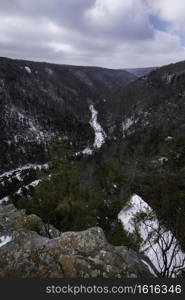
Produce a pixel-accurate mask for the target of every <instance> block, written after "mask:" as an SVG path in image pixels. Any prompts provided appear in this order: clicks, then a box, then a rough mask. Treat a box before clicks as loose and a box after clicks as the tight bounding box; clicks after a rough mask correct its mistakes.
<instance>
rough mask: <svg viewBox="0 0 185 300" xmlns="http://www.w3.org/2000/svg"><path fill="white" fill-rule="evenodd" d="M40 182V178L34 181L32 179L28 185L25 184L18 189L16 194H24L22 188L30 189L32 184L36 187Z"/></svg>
mask: <svg viewBox="0 0 185 300" xmlns="http://www.w3.org/2000/svg"><path fill="white" fill-rule="evenodd" d="M40 182H41V180H40V179H37V180H34V181H32V182H31V183H29V184H28V185H25V186H23V187H21V188H19V189H18V191H17V192H15V194H16V195H21V194H22V189H23V188H25V189H27V190H28V189H29V188H30V186H32V187H36V186H37V185H38V184H39V183H40Z"/></svg>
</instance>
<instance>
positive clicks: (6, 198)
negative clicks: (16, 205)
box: [0, 197, 9, 204]
mask: <svg viewBox="0 0 185 300" xmlns="http://www.w3.org/2000/svg"><path fill="white" fill-rule="evenodd" d="M8 201H9V197H4V198H3V199H1V200H0V204H3V203H6V202H8Z"/></svg>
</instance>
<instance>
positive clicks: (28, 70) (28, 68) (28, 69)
mask: <svg viewBox="0 0 185 300" xmlns="http://www.w3.org/2000/svg"><path fill="white" fill-rule="evenodd" d="M24 68H25V70H26V71H27V72H28V73H29V74H31V69H30V67H28V66H25V67H24Z"/></svg>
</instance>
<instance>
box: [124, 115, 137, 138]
mask: <svg viewBox="0 0 185 300" xmlns="http://www.w3.org/2000/svg"><path fill="white" fill-rule="evenodd" d="M133 124H135V121H134V120H133V119H132V118H126V119H125V120H124V121H123V122H122V130H123V136H125V132H126V131H127V130H128V129H130V127H131V126H132V125H133Z"/></svg>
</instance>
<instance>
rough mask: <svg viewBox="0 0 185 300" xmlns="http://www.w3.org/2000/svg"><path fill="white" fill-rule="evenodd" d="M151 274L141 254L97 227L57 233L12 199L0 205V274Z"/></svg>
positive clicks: (129, 275) (50, 276)
mask: <svg viewBox="0 0 185 300" xmlns="http://www.w3.org/2000/svg"><path fill="white" fill-rule="evenodd" d="M148 276H149V277H152V275H151V273H150V272H149V269H148V267H147V265H145V263H143V262H142V259H141V258H140V257H139V256H138V255H137V254H136V253H135V252H134V251H132V250H130V249H128V248H127V247H124V246H119V247H114V246H112V245H110V244H109V243H108V242H107V240H106V238H105V235H104V232H103V230H102V229H101V228H99V227H94V228H90V229H87V230H85V231H81V232H64V233H60V232H59V231H58V230H56V229H55V228H54V227H53V226H50V225H47V226H46V224H44V223H43V222H42V220H41V219H40V218H39V217H37V216H36V215H26V214H25V211H24V210H17V209H16V208H15V207H14V205H13V204H8V205H0V278H4V277H12V278H13V277H14V278H15V277H16V278H26V277H27V278H28V277H29V278H31V277H32V278H33V277H42V278H76V277H81V278H90V277H105V278H108V277H116V278H124V277H148Z"/></svg>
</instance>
